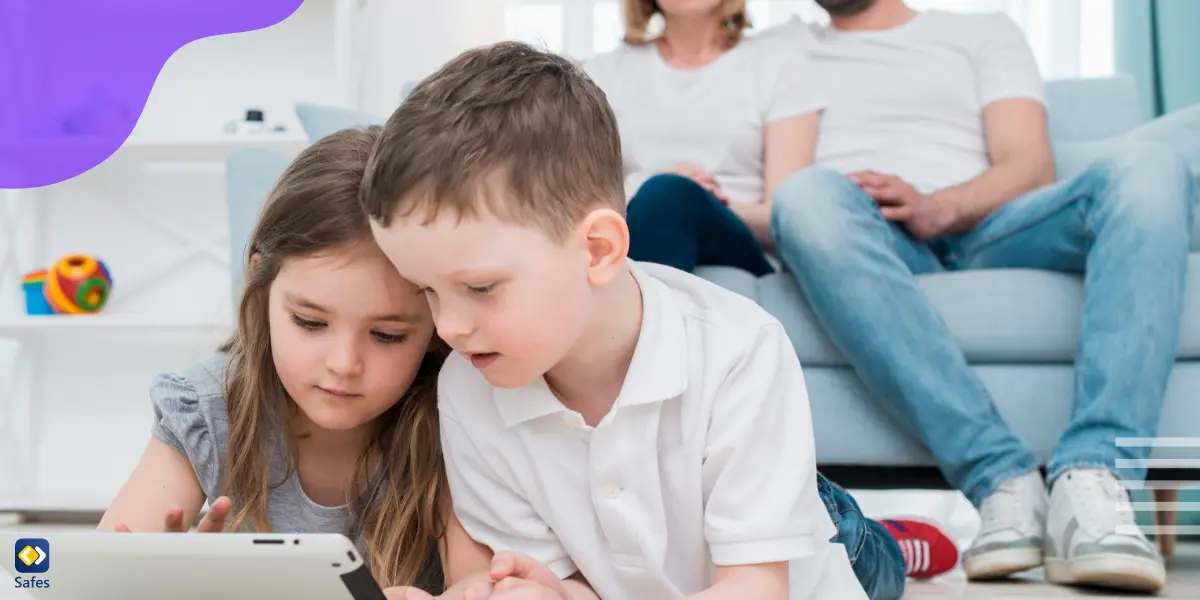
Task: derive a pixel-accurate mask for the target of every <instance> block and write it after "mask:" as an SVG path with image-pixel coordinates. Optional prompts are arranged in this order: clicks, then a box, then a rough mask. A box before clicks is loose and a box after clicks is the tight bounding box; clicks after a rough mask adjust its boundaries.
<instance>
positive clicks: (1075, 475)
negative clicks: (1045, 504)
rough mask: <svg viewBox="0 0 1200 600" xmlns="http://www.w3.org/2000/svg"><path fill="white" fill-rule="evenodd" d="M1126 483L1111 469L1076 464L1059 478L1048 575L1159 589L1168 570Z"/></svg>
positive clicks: (1054, 495) (1124, 587)
mask: <svg viewBox="0 0 1200 600" xmlns="http://www.w3.org/2000/svg"><path fill="white" fill-rule="evenodd" d="M1129 501H1130V500H1129V492H1128V491H1127V490H1126V489H1125V486H1124V485H1122V484H1121V482H1120V481H1119V480H1117V478H1116V476H1114V475H1113V474H1112V473H1111V472H1109V471H1108V470H1106V469H1072V470H1070V471H1067V472H1065V473H1063V474H1062V475H1060V476H1059V477H1058V478H1057V479H1055V481H1054V489H1053V490H1052V491H1051V493H1050V516H1049V518H1048V522H1047V524H1046V534H1047V535H1046V547H1045V554H1046V580H1047V581H1050V582H1052V583H1067V584H1087V585H1095V586H1102V587H1108V588H1116V589H1120V590H1130V591H1139V592H1157V591H1159V590H1161V589H1162V587H1163V585H1164V584H1165V583H1166V579H1167V571H1166V567H1165V566H1164V565H1163V559H1162V556H1161V555H1159V553H1158V549H1157V548H1155V547H1154V544H1151V543H1150V541H1149V540H1147V539H1146V536H1145V535H1143V534H1142V531H1141V529H1140V528H1138V525H1137V521H1136V520H1135V519H1134V515H1133V512H1132V511H1128V510H1118V509H1117V506H1118V504H1122V505H1124V504H1128V503H1129Z"/></svg>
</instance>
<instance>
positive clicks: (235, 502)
mask: <svg viewBox="0 0 1200 600" xmlns="http://www.w3.org/2000/svg"><path fill="white" fill-rule="evenodd" d="M377 136H378V128H372V129H369V130H366V131H361V130H346V131H342V132H339V133H335V134H332V135H330V136H328V137H326V138H325V139H323V140H320V141H319V142H317V143H316V144H314V145H313V146H311V147H310V148H308V149H307V150H305V151H304V152H302V153H301V154H300V155H299V156H298V157H297V158H296V159H295V161H294V162H293V163H292V164H291V165H290V166H289V168H288V169H287V171H286V172H285V173H284V174H283V175H282V176H281V177H280V179H279V181H278V182H277V183H276V185H275V188H274V190H273V191H272V193H271V195H270V197H269V198H268V200H267V203H266V206H265V207H264V209H263V212H262V214H261V216H260V218H259V222H258V224H257V226H256V228H255V230H254V232H253V233H252V235H251V239H250V247H249V250H250V251H249V260H248V264H249V271H248V273H247V283H246V288H245V291H244V292H243V295H242V298H241V302H240V306H239V307H238V323H237V333H236V334H235V337H234V338H233V340H232V342H231V343H230V345H229V353H228V356H223V355H222V356H217V357H214V358H212V359H210V360H207V361H204V362H201V363H199V364H196V365H193V366H191V367H189V368H186V369H184V370H182V371H179V372H176V373H170V374H165V375H160V376H159V377H157V378H156V379H155V381H154V384H153V387H152V388H151V391H150V395H151V400H152V401H153V404H154V412H155V423H154V425H153V429H152V434H153V435H152V437H151V439H150V443H149V445H148V447H147V448H146V451H145V454H144V455H143V456H142V458H141V460H140V462H139V463H138V465H137V467H136V468H135V469H134V471H133V474H132V475H131V476H130V478H129V480H128V481H127V482H126V483H125V485H124V486H123V487H122V488H121V490H120V492H119V493H118V495H117V498H116V500H115V501H114V502H113V504H112V506H111V507H110V508H109V509H108V511H107V512H106V513H105V515H104V518H103V519H102V521H101V523H100V529H101V530H104V531H131V530H132V531H164V530H166V531H186V530H187V526H186V524H190V523H192V521H193V519H195V518H196V515H197V514H198V513H199V511H200V509H201V507H202V506H203V505H204V503H205V501H206V500H207V501H209V502H210V506H211V508H210V511H209V514H208V516H207V517H206V518H205V520H204V521H203V522H202V523H201V525H200V530H201V531H221V530H231V531H237V530H252V531H279V532H295V533H326V532H332V533H344V534H346V535H347V536H348V537H349V538H350V539H352V540H355V543H356V545H357V546H358V549H359V551H360V552H361V553H362V554H363V556H364V557H366V558H367V560H368V563H369V564H370V566H371V572H372V573H373V574H374V576H375V578H376V579H377V580H378V581H379V583H380V584H381V585H382V586H385V587H387V586H400V585H404V586H415V587H418V588H420V589H422V590H425V591H427V592H429V593H432V594H438V593H441V592H442V591H443V590H444V589H445V586H446V585H447V584H448V583H453V581H454V580H455V579H457V578H458V576H457V574H458V573H463V574H470V573H475V572H478V571H479V570H480V564H482V565H483V568H486V566H487V564H488V562H487V560H488V558H490V554H489V555H482V556H484V558H483V559H482V560H483V562H482V563H479V562H475V563H470V562H469V561H470V560H471V557H472V556H475V555H473V554H472V553H473V552H476V551H477V550H476V546H475V544H474V542H473V541H471V539H470V538H469V537H467V536H466V533H465V532H463V530H462V528H461V526H459V525H458V522H457V520H455V519H454V517H453V514H452V511H450V509H449V501H448V492H447V491H446V490H447V488H446V483H445V472H444V468H443V465H442V457H441V451H440V444H439V433H438V419H437V401H436V397H435V394H436V384H437V373H438V370H439V368H440V367H441V364H442V361H443V359H444V358H445V356H446V353H447V349H446V347H445V346H444V345H443V344H442V343H441V341H440V340H439V339H438V338H437V337H435V336H434V326H433V320H432V318H431V316H430V313H429V306H428V303H427V302H426V301H425V299H424V297H422V296H421V295H419V293H418V290H417V288H416V287H414V286H413V285H412V284H411V283H409V282H408V281H406V280H404V279H402V278H401V277H400V276H399V275H398V274H397V273H396V271H395V269H394V268H393V267H392V265H391V264H390V263H389V262H388V260H387V258H386V257H385V256H384V255H383V253H382V252H381V251H380V250H379V248H378V247H377V246H376V245H375V243H374V241H373V240H372V238H371V230H370V225H369V222H368V220H367V218H366V216H365V215H364V214H363V212H362V209H361V208H360V207H359V205H358V199H357V196H358V189H359V182H360V181H361V179H362V176H363V170H364V169H365V167H366V163H367V157H368V155H369V153H370V150H371V147H372V145H373V144H374V141H375V139H376V137H377ZM163 515H166V516H165V518H164V516H163ZM226 517H229V523H228V526H227V527H226V526H225V525H226V523H225V520H226ZM450 548H453V550H454V552H455V554H456V558H455V559H454V560H449V559H448V558H447V557H448V554H447V553H448V551H449V549H450ZM464 560H465V561H467V562H462V561H464ZM447 580H450V581H449V582H448V581H447Z"/></svg>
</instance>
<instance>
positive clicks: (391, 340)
mask: <svg viewBox="0 0 1200 600" xmlns="http://www.w3.org/2000/svg"><path fill="white" fill-rule="evenodd" d="M371 335H373V336H375V339H377V340H379V341H380V342H383V343H384V344H399V343H400V342H403V341H404V340H406V339H408V335H407V334H404V333H401V334H395V333H384V332H382V331H372V332H371Z"/></svg>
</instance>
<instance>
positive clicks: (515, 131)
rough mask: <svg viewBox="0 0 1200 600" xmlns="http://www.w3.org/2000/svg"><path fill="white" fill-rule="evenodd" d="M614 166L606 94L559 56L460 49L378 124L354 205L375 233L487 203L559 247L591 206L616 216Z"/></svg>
mask: <svg viewBox="0 0 1200 600" xmlns="http://www.w3.org/2000/svg"><path fill="white" fill-rule="evenodd" d="M622 169H623V167H622V165H621V140H620V136H619V135H618V132H617V120H616V116H615V115H614V114H613V111H612V108H611V107H610V106H609V104H608V99H607V98H606V97H605V95H604V92H603V91H601V90H600V88H599V87H598V86H597V85H596V84H595V83H593V82H592V80H591V79H590V78H588V76H587V75H586V74H584V72H583V71H582V70H581V69H580V68H579V67H578V66H576V65H575V64H573V63H572V62H571V61H570V60H568V59H566V58H563V57H561V56H557V55H555V54H552V53H550V52H544V51H540V50H537V49H535V48H533V47H531V46H529V45H527V44H523V43H519V42H502V43H498V44H495V45H491V46H484V47H480V48H475V49H473V50H469V51H467V52H464V53H462V54H460V55H459V56H458V57H456V58H454V59H453V60H451V61H450V62H448V63H446V64H445V65H444V66H443V67H442V68H441V69H439V70H438V71H437V72H435V73H434V74H432V75H430V76H429V77H427V78H426V79H425V80H424V81H422V82H421V83H420V84H419V85H417V87H416V88H414V89H413V91H412V93H411V94H410V95H409V96H408V97H407V98H406V99H405V100H404V103H403V104H401V105H400V108H398V109H397V110H396V112H395V113H393V114H392V116H391V118H390V119H388V121H387V124H386V125H385V126H384V129H383V133H382V134H381V135H380V138H379V142H378V143H377V144H376V146H375V152H374V153H373V154H372V157H371V161H370V164H369V165H368V167H367V172H366V176H365V177H364V179H363V186H362V193H361V196H360V198H361V200H362V205H363V208H364V209H365V210H366V212H367V214H368V215H369V216H370V217H371V218H372V219H374V220H375V221H377V222H378V223H379V224H381V225H382V226H384V227H387V226H388V224H389V223H390V222H391V220H392V219H393V218H395V217H401V218H402V217H406V216H409V215H412V214H414V213H417V212H420V213H421V214H423V215H424V217H425V219H426V221H430V220H432V219H433V218H436V216H437V215H438V214H439V213H440V212H441V211H443V210H445V209H449V210H451V211H453V213H454V214H456V215H457V216H458V217H459V218H465V217H472V216H475V215H477V214H478V212H479V211H480V210H481V209H484V208H485V207H486V210H489V211H490V212H492V213H493V214H494V215H496V216H497V217H499V218H502V219H505V220H507V221H510V222H514V223H518V224H521V225H534V226H537V227H539V228H541V229H542V230H543V231H544V232H545V233H547V234H548V235H549V236H550V237H551V238H553V239H555V240H559V241H561V240H562V239H564V238H565V237H566V235H567V234H568V233H569V232H570V230H571V228H572V227H574V225H575V224H576V223H577V222H578V220H579V219H580V218H582V217H583V216H584V215H586V214H587V213H588V212H590V211H591V210H594V209H596V208H598V207H607V208H612V209H613V210H616V211H617V212H618V213H620V214H622V215H624V213H625V190H624V175H623V170H622Z"/></svg>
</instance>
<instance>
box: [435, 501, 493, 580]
mask: <svg viewBox="0 0 1200 600" xmlns="http://www.w3.org/2000/svg"><path fill="white" fill-rule="evenodd" d="M446 509H447V510H446V511H445V512H446V517H445V518H446V535H445V537H443V538H442V539H441V540H439V541H438V546H439V548H440V550H441V554H442V570H443V571H444V572H445V574H446V587H447V590H446V593H445V594H443V595H442V597H443V598H447V599H449V598H461V597H462V595H461V594H462V591H464V590H465V589H466V588H467V587H469V586H471V585H473V584H475V583H477V582H480V581H482V582H489V581H491V579H490V578H489V577H488V571H489V569H491V566H492V550H491V548H488V547H487V546H484V545H483V544H480V543H479V542H476V541H475V540H473V539H471V536H469V535H467V530H465V529H463V526H462V524H461V523H459V522H458V517H456V516H455V515H454V510H453V508H451V506H450V502H449V501H447V502H446ZM456 594H457V595H456Z"/></svg>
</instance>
